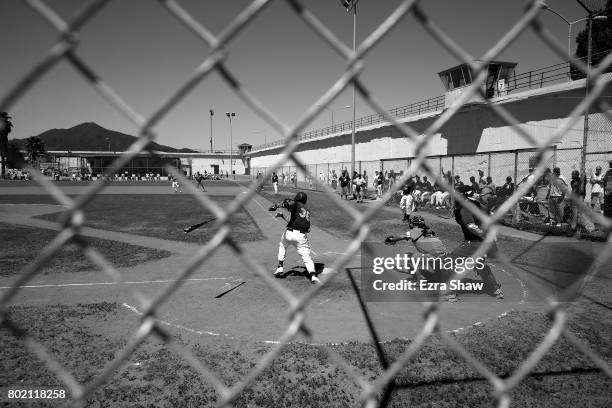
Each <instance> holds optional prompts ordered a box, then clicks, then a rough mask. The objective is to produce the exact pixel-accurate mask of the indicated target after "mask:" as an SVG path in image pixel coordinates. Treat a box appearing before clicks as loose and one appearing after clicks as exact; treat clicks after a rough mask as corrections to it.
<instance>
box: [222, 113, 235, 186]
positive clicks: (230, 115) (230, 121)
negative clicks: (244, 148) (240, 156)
mask: <svg viewBox="0 0 612 408" xmlns="http://www.w3.org/2000/svg"><path fill="white" fill-rule="evenodd" d="M225 115H226V116H227V119H228V120H229V125H230V175H231V176H232V178H233V179H235V178H236V177H234V165H233V162H234V157H233V151H234V150H233V146H234V136H233V134H232V118H233V117H236V112H226V113H225Z"/></svg>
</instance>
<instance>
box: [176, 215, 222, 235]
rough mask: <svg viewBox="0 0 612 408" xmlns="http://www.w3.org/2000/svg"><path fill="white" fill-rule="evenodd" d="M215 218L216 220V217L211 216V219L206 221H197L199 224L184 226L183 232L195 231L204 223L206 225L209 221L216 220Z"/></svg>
mask: <svg viewBox="0 0 612 408" xmlns="http://www.w3.org/2000/svg"><path fill="white" fill-rule="evenodd" d="M214 220H215V219H214V218H211V219H210V220H206V221H203V222H200V223H197V224H193V225H190V226H189V227H187V228H184V229H183V232H184V233H185V234H187V233H189V232H191V231H193V230H194V229H198V228H200V227H201V226H202V225H204V224H208V223H209V222H211V221H214Z"/></svg>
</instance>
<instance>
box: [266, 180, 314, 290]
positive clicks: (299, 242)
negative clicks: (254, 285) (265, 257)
mask: <svg viewBox="0 0 612 408" xmlns="http://www.w3.org/2000/svg"><path fill="white" fill-rule="evenodd" d="M307 200H308V197H307V196H306V193H304V192H302V191H300V192H298V193H297V194H296V195H295V198H294V199H293V200H291V199H285V200H283V202H281V203H278V204H274V205H272V206H271V207H270V211H276V210H277V209H278V208H284V209H286V210H289V212H290V213H291V217H290V218H289V222H288V223H287V229H286V230H285V231H284V232H283V235H282V236H281V240H280V242H279V245H278V267H277V268H276V272H274V276H275V277H277V278H282V277H283V264H284V262H285V256H286V254H287V246H289V245H292V246H295V247H296V249H297V252H298V254H300V256H301V257H302V261H303V262H304V266H305V267H306V270H307V271H308V276H309V277H310V281H311V282H312V283H320V280H319V278H317V275H316V274H315V266H314V262H313V261H312V257H311V256H310V244H309V243H308V237H307V235H306V234H308V232H310V210H308V208H306V201H307Z"/></svg>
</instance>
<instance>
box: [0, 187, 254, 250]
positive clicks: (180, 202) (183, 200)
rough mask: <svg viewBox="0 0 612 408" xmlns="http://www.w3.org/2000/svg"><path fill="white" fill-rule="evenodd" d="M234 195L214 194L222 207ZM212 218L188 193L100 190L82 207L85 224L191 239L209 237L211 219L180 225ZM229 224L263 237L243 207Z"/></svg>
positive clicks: (39, 198) (235, 232)
mask: <svg viewBox="0 0 612 408" xmlns="http://www.w3.org/2000/svg"><path fill="white" fill-rule="evenodd" d="M233 198H234V197H232V196H213V199H214V200H215V202H217V204H219V205H220V206H221V207H224V206H227V204H228V203H229V202H230V201H231V200H232V199H233ZM4 203H21V204H57V203H56V202H55V201H54V200H53V199H52V198H51V197H48V196H44V195H23V196H14V195H13V196H0V204H4ZM61 214H62V213H54V214H45V215H41V216H39V217H37V218H41V219H45V220H48V221H57V220H59V218H60V217H61ZM212 218H213V216H212V214H211V213H210V212H209V211H207V210H205V209H204V208H202V206H201V205H200V203H199V202H198V201H196V199H195V198H194V197H192V196H191V195H189V194H167V195H166V194H152V195H147V194H134V195H127V194H126V195H123V194H100V195H97V196H96V197H95V198H94V199H93V200H92V201H91V203H89V204H88V205H87V207H86V208H85V226H87V227H92V228H98V229H103V230H107V231H115V232H125V233H129V234H135V235H144V236H149V237H154V238H161V239H167V240H173V241H183V242H185V241H186V242H194V243H204V242H207V241H209V240H210V239H211V238H212V237H213V235H214V234H215V232H216V231H217V228H214V223H212V222H211V223H210V224H208V225H206V226H204V227H202V228H198V229H197V230H195V231H192V232H190V233H189V234H185V233H184V232H183V228H185V227H188V226H190V225H193V224H196V223H199V222H202V221H206V220H208V219H212ZM231 227H232V232H231V234H230V236H231V237H232V238H233V239H234V240H235V241H237V242H239V243H244V242H252V241H259V240H263V239H265V237H264V235H263V234H262V232H261V231H260V230H259V227H257V224H256V223H255V221H254V220H253V219H252V218H251V216H250V215H249V214H248V213H247V212H246V211H244V210H241V211H238V213H237V214H235V215H234V216H233V217H232V219H231Z"/></svg>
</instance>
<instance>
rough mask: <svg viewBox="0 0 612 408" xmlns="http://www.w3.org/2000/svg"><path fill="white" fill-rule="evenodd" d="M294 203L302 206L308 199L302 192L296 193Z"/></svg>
mask: <svg viewBox="0 0 612 408" xmlns="http://www.w3.org/2000/svg"><path fill="white" fill-rule="evenodd" d="M293 200H294V201H297V202H300V203H302V204H306V201H307V200H308V197H307V196H306V193H305V192H303V191H300V192H298V193H297V194H296V195H295V198H294V199H293Z"/></svg>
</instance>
